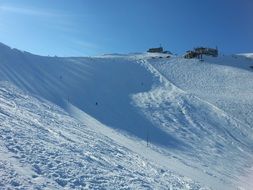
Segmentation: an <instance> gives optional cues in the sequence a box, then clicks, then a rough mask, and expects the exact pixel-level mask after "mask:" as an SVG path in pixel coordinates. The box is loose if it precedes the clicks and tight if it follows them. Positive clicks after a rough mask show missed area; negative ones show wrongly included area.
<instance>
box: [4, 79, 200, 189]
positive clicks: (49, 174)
mask: <svg viewBox="0 0 253 190" xmlns="http://www.w3.org/2000/svg"><path fill="white" fill-rule="evenodd" d="M0 121H1V122H0V189H8V188H9V189H62V188H65V189H168V188H170V187H171V188H173V189H200V186H199V185H198V184H196V183H194V182H192V181H191V180H189V179H187V178H183V177H181V176H178V175H175V174H174V173H172V172H170V171H168V170H167V169H164V168H163V169H162V168H159V167H157V166H155V165H154V164H152V163H150V162H148V161H147V160H145V159H143V158H141V157H140V156H138V155H137V154H135V153H133V152H131V151H129V150H128V149H126V148H124V147H122V146H120V145H118V144H116V143H115V142H114V141H112V140H111V139H110V138H108V137H105V136H103V135H102V134H98V133H96V132H94V130H92V129H91V128H90V127H92V126H90V127H88V126H85V125H83V124H80V123H79V122H78V121H76V120H75V119H73V118H71V117H70V116H69V115H68V114H67V113H66V112H64V111H63V110H62V109H60V108H58V107H57V106H55V105H52V104H51V103H49V102H46V101H43V100H38V99H36V98H33V97H31V96H30V95H29V94H27V93H24V92H22V91H20V90H19V89H17V88H16V87H14V86H12V85H10V84H9V83H3V82H1V83H0ZM202 189H204V188H202Z"/></svg>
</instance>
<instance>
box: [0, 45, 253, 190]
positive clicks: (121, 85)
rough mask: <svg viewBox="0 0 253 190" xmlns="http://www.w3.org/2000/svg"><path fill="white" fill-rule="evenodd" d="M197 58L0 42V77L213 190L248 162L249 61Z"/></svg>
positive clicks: (233, 181) (251, 140) (233, 180)
mask: <svg viewBox="0 0 253 190" xmlns="http://www.w3.org/2000/svg"><path fill="white" fill-rule="evenodd" d="M163 57H164V58H163ZM205 60H206V61H205V62H204V63H203V62H201V63H200V62H199V61H198V60H185V59H183V58H180V57H172V58H169V59H168V58H166V55H161V54H140V55H138V54H130V55H118V54H113V55H105V56H100V57H88V58H58V57H41V56H36V55H32V54H29V53H27V52H21V51H19V50H15V49H11V48H9V47H7V46H5V45H3V44H0V80H2V81H9V82H11V83H13V84H15V85H16V86H18V87H19V88H21V89H22V90H26V91H29V93H31V94H33V95H36V96H38V97H42V98H44V99H46V100H48V101H50V102H51V103H54V104H56V105H58V106H60V107H61V108H62V109H63V110H64V111H66V112H68V114H70V115H71V116H73V117H74V118H76V119H78V120H79V121H80V122H82V123H84V125H85V126H90V127H91V128H92V129H90V130H92V131H93V133H94V135H97V133H99V134H100V135H101V134H102V136H103V135H106V136H107V137H108V138H109V139H110V141H112V142H113V143H115V144H116V145H117V146H120V147H123V148H124V149H127V150H128V151H129V155H130V154H133V155H136V156H140V157H142V158H145V159H146V160H148V161H149V162H151V163H155V164H157V165H158V166H159V167H162V168H166V169H167V170H171V171H173V172H174V173H179V174H181V175H184V176H187V177H190V178H192V179H193V180H194V181H198V182H200V183H201V184H202V185H206V186H209V187H212V188H213V189H233V188H234V189H236V188H237V186H241V184H240V183H239V184H237V182H238V181H240V179H241V176H242V175H246V171H247V169H249V168H250V166H251V165H252V161H253V159H252V147H253V137H252V134H253V133H252V126H251V121H253V118H252V110H253V109H252V97H253V96H252V89H253V88H251V86H252V84H250V82H249V81H252V70H251V68H249V66H251V65H252V61H251V60H250V59H246V58H245V57H241V56H238V57H235V56H228V57H219V58H216V59H215V58H208V59H207V58H206V59H205ZM238 63H240V64H238ZM38 103H39V102H38ZM22 109H23V108H22ZM64 111H63V112H64ZM64 113H65V112H64ZM52 114H53V113H52ZM65 114H66V113H65ZM91 116H92V117H93V118H92V117H91ZM68 117H69V116H68ZM94 118H95V119H94ZM72 119H73V118H72ZM75 121H76V120H75ZM76 122H77V121H76ZM102 123H103V124H102ZM53 125H54V124H52V127H53ZM42 126H44V124H43V123H42ZM90 127H89V128H90ZM60 130H63V131H64V130H65V133H67V134H68V133H69V131H68V130H69V128H68V130H67V129H60ZM70 133H71V131H70ZM82 135H84V136H85V134H83V133H81V134H80V137H81V136H82ZM80 137H79V138H80ZM101 138H104V136H103V137H101ZM71 139H72V138H71ZM146 139H148V141H149V147H148V148H145V141H146ZM5 141H6V140H5ZM5 141H3V142H5ZM117 148H119V147H116V148H115V149H117ZM63 149H66V147H63ZM110 149H111V148H110ZM144 149H145V151H144ZM63 151H64V150H63ZM91 152H92V151H91ZM105 154H107V153H106V152H105ZM99 156H101V155H99ZM111 157H112V156H111ZM71 159H72V158H71ZM115 159H116V158H115ZM172 163H173V164H172ZM166 166H167V167H166ZM231 166H233V167H231ZM129 167H130V166H129ZM131 167H132V166H131ZM71 168H72V167H71ZM124 175H125V174H124ZM145 175H149V173H146V174H145ZM158 175H160V174H158ZM46 176H48V175H46ZM165 178H167V177H165ZM151 179H152V180H154V179H155V176H151V177H150V180H151ZM168 179H171V178H170V177H168ZM164 180H166V179H164ZM180 181H182V180H181V178H180ZM242 181H243V180H242ZM244 181H245V180H244ZM175 182H177V181H175ZM108 183H111V182H108ZM168 184H169V183H168ZM168 184H165V183H164V184H163V185H161V186H159V187H161V188H162V187H165V188H166V187H167V188H168V186H167V185H168ZM111 185H112V184H111ZM138 187H142V186H134V187H133V188H138ZM155 187H158V186H156V185H155V186H153V187H152V188H155ZM178 187H180V185H179V186H178ZM193 187H194V188H195V187H196V188H198V187H199V186H198V185H196V184H194V183H193ZM142 188H143V187H142ZM246 189H247V188H246Z"/></svg>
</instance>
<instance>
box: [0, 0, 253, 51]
mask: <svg viewBox="0 0 253 190" xmlns="http://www.w3.org/2000/svg"><path fill="white" fill-rule="evenodd" d="M252 18H253V1H252V0H73V1H71V0H69V1H67V0H66V1H63V0H36V1H35V0H22V1H20V0H0V42H2V43H5V44H6V45H9V46H11V47H15V48H18V49H21V50H25V51H29V52H32V53H35V54H40V55H58V56H86V55H99V54H103V53H128V52H143V51H146V49H147V48H149V47H156V46H159V45H160V44H162V46H164V47H165V48H166V49H167V50H170V51H172V52H175V53H179V54H181V53H183V52H185V51H186V50H188V49H191V48H193V47H195V46H200V45H203V46H211V47H215V46H218V48H219V49H220V50H221V51H222V52H224V53H226V54H229V53H241V52H253V19H252Z"/></svg>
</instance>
